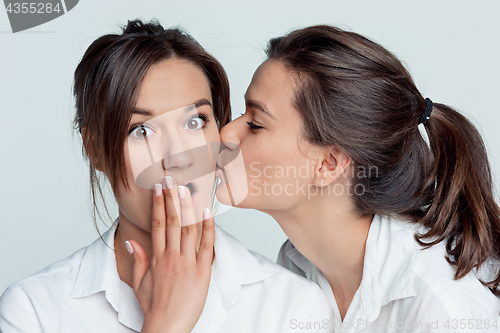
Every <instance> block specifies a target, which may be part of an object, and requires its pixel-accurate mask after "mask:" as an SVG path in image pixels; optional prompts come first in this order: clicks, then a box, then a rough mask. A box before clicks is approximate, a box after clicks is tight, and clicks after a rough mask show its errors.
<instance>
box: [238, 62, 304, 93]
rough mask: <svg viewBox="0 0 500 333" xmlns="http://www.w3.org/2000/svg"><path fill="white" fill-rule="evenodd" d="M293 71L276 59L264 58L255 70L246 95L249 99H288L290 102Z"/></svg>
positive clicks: (294, 85)
mask: <svg viewBox="0 0 500 333" xmlns="http://www.w3.org/2000/svg"><path fill="white" fill-rule="evenodd" d="M296 86H297V84H296V79H295V76H294V75H293V73H292V72H291V71H290V70H289V69H288V68H287V67H286V66H285V65H283V63H281V62H280V61H277V60H273V59H270V60H266V61H265V62H263V63H262V64H261V65H260V66H259V67H258V68H257V70H256V71H255V74H254V75H253V78H252V82H251V83H250V85H249V87H248V90H247V93H246V97H247V98H249V99H266V100H269V101H267V102H269V103H271V101H272V100H275V101H278V100H279V101H280V102H284V101H288V102H290V103H291V100H292V98H293V97H294V93H295V88H296Z"/></svg>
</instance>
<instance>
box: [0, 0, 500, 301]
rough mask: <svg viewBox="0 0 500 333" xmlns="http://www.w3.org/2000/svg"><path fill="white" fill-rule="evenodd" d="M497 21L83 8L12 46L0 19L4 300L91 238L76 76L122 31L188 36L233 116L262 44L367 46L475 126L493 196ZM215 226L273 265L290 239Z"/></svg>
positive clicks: (297, 9)
mask: <svg viewBox="0 0 500 333" xmlns="http://www.w3.org/2000/svg"><path fill="white" fill-rule="evenodd" d="M499 14H500V2H499V1H496V0H482V1H472V0H469V1H463V0H446V1H443V0H440V1H436V0H432V1H431V0H420V1H412V2H411V3H410V2H409V1H401V0H393V1H381V0H378V1H373V0H363V1H361V0H357V1H347V0H342V1H340V0H336V1H283V2H278V1H275V2H270V1H262V0H253V1H246V2H238V1H201V0H196V1H195V0H182V1H180V0H162V1H144V0H141V1H131V0H106V1H103V0H81V1H80V3H79V4H78V5H77V6H76V7H75V8H74V9H73V10H71V11H70V12H68V13H67V14H65V15H63V16H62V17H59V18H57V19H56V20H54V21H51V22H48V23H46V24H44V25H41V26H39V27H35V28H33V29H31V30H28V31H26V32H23V33H17V34H12V33H11V31H10V25H9V22H8V19H7V14H6V12H5V11H4V10H3V9H1V8H0V60H1V61H0V94H1V95H0V128H1V130H0V227H1V228H0V292H3V290H4V289H5V288H6V287H7V286H8V285H9V284H11V283H12V282H14V281H16V280H19V279H21V278H23V277H25V276H28V275H30V274H32V273H35V272H36V271H38V270H40V269H42V268H43V267H45V266H47V265H49V264H50V263H52V262H54V261H56V260H58V259H62V258H64V257H66V256H68V255H70V254H72V253H73V252H74V251H76V250H78V249H79V248H81V247H83V246H86V245H88V244H90V243H91V242H92V241H93V240H94V239H96V237H97V233H96V231H95V230H94V228H93V225H92V222H91V219H90V215H89V209H90V201H89V187H88V175H87V165H86V164H85V163H84V162H83V159H82V157H81V154H80V140H79V137H78V135H76V132H73V131H72V129H71V121H72V118H73V113H74V108H73V100H72V96H71V84H72V75H73V72H74V69H75V67H76V65H77V63H78V61H79V60H80V58H81V56H82V55H83V53H84V51H85V50H86V48H87V47H88V46H89V45H90V43H91V42H92V41H93V40H94V39H96V38H97V37H99V36H101V35H103V34H106V33H110V32H119V26H120V25H122V24H124V23H125V22H126V20H127V19H134V18H142V19H146V20H149V19H151V18H158V19H159V20H160V22H161V23H162V24H163V25H164V26H171V25H182V26H183V27H185V28H186V29H187V30H188V31H189V32H190V33H191V34H192V35H193V36H194V37H195V38H196V39H197V40H198V41H199V42H200V43H201V44H202V45H203V46H204V47H205V48H206V49H207V50H208V51H209V52H211V53H212V54H214V55H215V56H216V57H217V58H218V59H219V60H220V61H221V62H222V64H223V65H224V66H225V68H226V70H227V73H228V75H229V79H230V83H231V89H232V104H233V113H234V116H239V114H240V113H241V112H243V106H244V105H243V93H244V92H245V89H246V87H247V85H248V83H249V82H250V79H251V76H252V74H253V72H254V70H255V69H256V67H257V66H258V65H259V63H260V62H261V61H262V60H263V59H264V53H263V48H264V47H265V44H266V41H267V40H268V39H269V38H271V37H274V36H278V35H282V34H283V33H285V32H287V31H288V30H290V29H292V28H296V27H303V26H307V25H312V24H319V23H327V24H334V25H338V26H341V27H343V28H347V29H351V30H353V31H355V32H358V33H361V34H364V35H366V36H368V37H370V38H372V39H374V40H375V41H377V42H379V43H381V44H382V45H384V46H386V47H387V48H388V49H390V50H392V51H393V52H395V53H396V55H398V56H399V57H400V58H401V59H402V60H404V62H405V63H406V64H407V66H408V68H409V70H410V72H411V73H412V75H413V77H414V79H415V81H416V83H417V85H418V87H419V89H420V90H421V91H422V93H423V94H424V95H425V96H429V97H430V98H432V99H433V100H434V101H436V102H441V103H446V104H449V105H451V106H454V107H456V108H457V109H458V110H460V111H462V112H463V113H464V114H466V115H468V116H470V117H471V118H472V120H473V121H474V123H475V124H477V126H478V127H479V129H480V131H481V133H482V134H483V136H484V139H485V141H486V145H487V147H488V150H489V154H490V159H491V162H492V166H493V172H494V175H495V182H496V184H498V179H499V176H500V148H499V147H498V145H497V143H498V142H500V115H499V106H498V95H499V88H500V87H499V83H498V75H499V74H500V65H499V61H498V55H499V53H500V52H499V51H500V47H499V43H498V41H499V36H498V35H499V33H500V20H498V15H499ZM109 198H110V199H111V200H109V202H110V203H111V202H112V196H110V197H109ZM110 207H111V212H112V216H113V218H114V217H116V215H117V209H116V207H115V206H113V205H110ZM110 222H111V221H109V222H108V224H109V223H110ZM217 222H218V223H219V225H221V226H222V227H223V228H224V229H226V230H227V231H229V232H230V233H231V234H233V235H234V236H236V237H237V238H238V239H240V240H241V241H242V242H243V244H245V245H246V246H247V247H248V248H250V249H252V250H254V251H258V252H261V253H263V254H264V255H265V256H267V257H268V258H270V259H271V260H274V259H275V258H276V254H277V252H278V249H279V247H280V245H281V243H282V242H283V241H284V240H285V239H286V237H285V235H284V234H283V232H282V231H281V229H280V228H279V226H278V225H277V224H276V223H275V222H274V220H273V219H271V218H270V217H269V216H266V215H264V214H262V213H259V212H256V211H253V210H239V209H232V210H230V211H229V212H227V213H224V214H222V215H220V216H219V217H218V218H217ZM105 229H106V226H104V225H102V226H101V230H105Z"/></svg>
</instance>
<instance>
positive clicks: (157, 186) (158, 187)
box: [155, 184, 162, 197]
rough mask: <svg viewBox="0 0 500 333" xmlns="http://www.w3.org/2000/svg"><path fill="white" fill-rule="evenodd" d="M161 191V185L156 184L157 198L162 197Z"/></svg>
mask: <svg viewBox="0 0 500 333" xmlns="http://www.w3.org/2000/svg"><path fill="white" fill-rule="evenodd" d="M161 190H162V187H161V184H155V195H156V196H157V197H159V196H160V195H161Z"/></svg>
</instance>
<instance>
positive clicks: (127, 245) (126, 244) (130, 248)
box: [125, 241, 134, 254]
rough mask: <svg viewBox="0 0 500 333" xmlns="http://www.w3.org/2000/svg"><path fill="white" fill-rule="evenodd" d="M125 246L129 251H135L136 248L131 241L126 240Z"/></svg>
mask: <svg viewBox="0 0 500 333" xmlns="http://www.w3.org/2000/svg"><path fill="white" fill-rule="evenodd" d="M125 247H126V248H127V251H128V253H130V254H132V253H134V248H133V247H132V244H130V243H129V241H125Z"/></svg>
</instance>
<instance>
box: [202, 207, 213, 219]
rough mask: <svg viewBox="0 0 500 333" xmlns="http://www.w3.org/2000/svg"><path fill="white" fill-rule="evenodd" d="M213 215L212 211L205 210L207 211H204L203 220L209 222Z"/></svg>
mask: <svg viewBox="0 0 500 333" xmlns="http://www.w3.org/2000/svg"><path fill="white" fill-rule="evenodd" d="M211 215H212V214H210V209H208V208H205V209H204V210H203V219H204V220H208V219H209V218H211V217H212V216H211Z"/></svg>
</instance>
